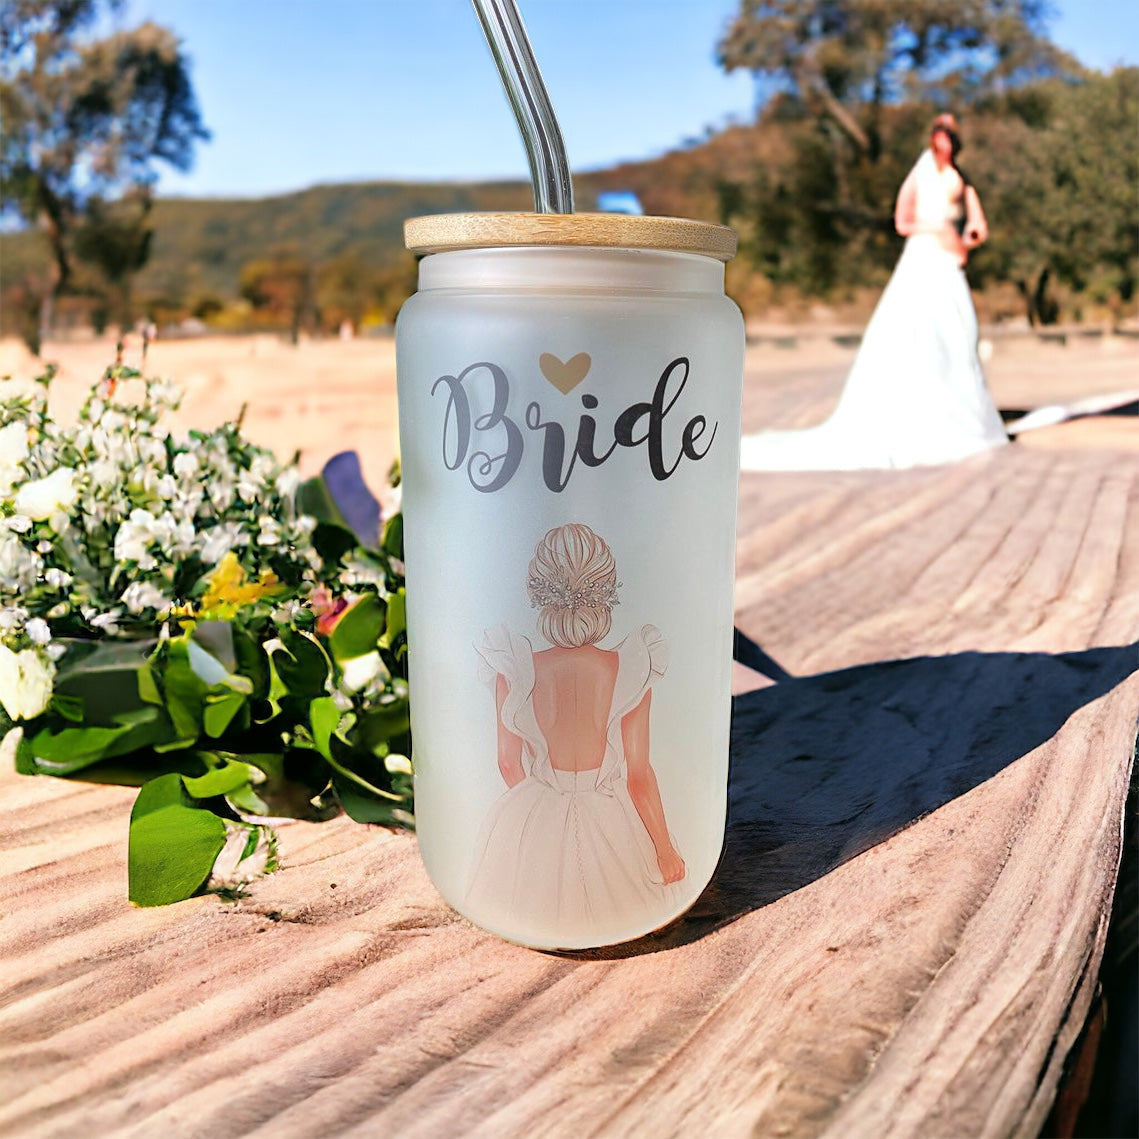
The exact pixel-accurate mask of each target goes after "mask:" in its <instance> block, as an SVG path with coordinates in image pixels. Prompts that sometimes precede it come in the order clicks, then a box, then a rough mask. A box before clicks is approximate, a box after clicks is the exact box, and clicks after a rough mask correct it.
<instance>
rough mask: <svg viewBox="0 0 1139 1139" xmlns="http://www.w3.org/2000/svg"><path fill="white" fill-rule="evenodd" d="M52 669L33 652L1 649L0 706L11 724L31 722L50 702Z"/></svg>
mask: <svg viewBox="0 0 1139 1139" xmlns="http://www.w3.org/2000/svg"><path fill="white" fill-rule="evenodd" d="M54 678H55V666H54V665H53V664H52V663H51V661H50V660H45V659H44V658H43V656H41V654H40V653H39V652H38V651H37V650H36V649H24V650H23V652H19V653H14V652H12V650H11V649H10V648H8V647H7V646H6V645H0V705H3V707H4V711H5V712H7V713H8V719H10V720H31V719H34V718H35V717H36V716H38V715H39V714H40V713H41V712H42V711H44V709H45V708H47V706H48V703H49V701H50V700H51V689H52V681H53V679H54Z"/></svg>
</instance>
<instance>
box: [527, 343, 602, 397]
mask: <svg viewBox="0 0 1139 1139" xmlns="http://www.w3.org/2000/svg"><path fill="white" fill-rule="evenodd" d="M592 365H593V361H592V360H591V359H590V358H589V353H588V352H579V353H578V354H577V355H576V356H574V357H573V358H572V359H569V360H567V361H566V362H565V363H564V364H563V363H562V361H561V360H559V359H558V358H557V356H555V355H554V354H553V353H552V352H543V353H542V355H541V356H539V357H538V367H540V368H541V369H542V375H543V376H545V377H546V379H547V380H549V381H550V383H551V384H553V385H554V387H556V388H557V389H558V391H560V392H561V393H562V395H569V393H570V392H572V391H573V389H574V388H576V387H577V385H578V384H580V383H581V381H582V380H584V379H585V377H586V376H587V375H588V374H589V369H590V368H591V367H592Z"/></svg>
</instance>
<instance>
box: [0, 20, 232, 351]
mask: <svg viewBox="0 0 1139 1139" xmlns="http://www.w3.org/2000/svg"><path fill="white" fill-rule="evenodd" d="M106 6H107V7H109V8H110V9H112V10H114V9H117V8H119V7H120V0H108V3H107V5H106ZM102 7H103V6H101V5H100V2H99V0H5V4H4V8H3V19H2V22H0V118H2V119H3V122H4V131H3V134H2V135H0V209H3V210H4V211H8V212H12V211H15V212H16V213H18V214H19V215H20V216H21V217H23V219H24V220H25V221H27V222H29V223H31V224H34V225H38V226H39V227H40V228H41V230H42V232H43V233H44V235H45V237H46V238H47V241H48V245H49V247H50V250H51V256H52V264H53V279H52V282H51V287H50V289H49V290H48V291H47V293H46V295H45V297H44V298H43V300H44V303H43V306H42V310H41V320H40V323H41V328H42V329H44V330H46V329H47V328H49V327H50V322H51V313H52V307H53V300H54V298H55V297H58V296H59V295H60V294H61V293H63V292H64V291H66V290H67V288H68V286H69V284H70V282H71V278H72V273H73V267H74V266H73V261H74V259H75V258H76V257H77V256H79V255H80V254H79V251H78V250H77V249H76V246H75V240H74V239H75V236H76V233H77V231H78V230H79V229H80V228H81V226H82V225H83V224H84V222H86V223H87V224H89V225H91V226H93V227H94V228H93V229H92V230H91V231H90V233H89V236H92V235H93V234H94V233H95V232H96V231H97V230H98V229H99V227H100V226H104V232H108V231H107V230H106V228H105V226H106V224H107V223H106V219H107V217H108V211H109V210H111V209H112V206H111V203H114V202H116V201H121V200H124V199H129V201H130V206H131V210H132V211H133V212H134V214H135V217H136V221H137V224H138V226H140V227H142V228H141V229H138V230H137V231H136V232H135V233H134V234H133V236H131V238H130V240H129V241H128V242H127V244H128V245H131V246H132V247H133V250H134V252H133V253H132V254H131V255H130V256H128V257H127V261H128V262H131V264H130V267H129V269H124V271H133V270H134V269H137V268H138V267H139V265H140V264H141V263H142V262H143V261H145V258H146V250H147V247H148V240H149V239H148V238H147V237H146V232H147V231H146V230H145V226H146V224H147V223H146V218H147V215H148V213H149V202H150V201H151V198H152V194H153V186H154V183H155V181H156V179H157V171H156V169H155V164H156V163H158V162H166V163H168V164H169V165H171V166H173V167H175V168H176V169H180V170H185V169H188V168H189V166H190V163H191V160H192V156H193V147H194V144H195V142H197V141H198V140H201V139H207V138H208V137H209V134H208V132H207V131H206V130H205V128H204V127H203V125H202V121H201V116H200V114H199V111H198V106H197V103H196V100H195V98H194V93H193V88H192V87H191V84H190V78H189V73H188V68H187V62H186V59H185V57H184V56H183V54H182V52H181V49H180V46H179V43H178V41H177V40H176V39H175V37H174V36H173V34H172V33H171V32H170V31H168V30H167V29H165V28H161V27H158V26H157V25H155V24H151V23H145V24H142V25H140V26H139V27H137V28H134V29H132V30H130V31H119V32H115V33H113V34H112V35H110V36H107V37H106V38H104V39H89V38H87V35H86V33H87V32H88V30H89V29H90V28H91V27H92V25H93V24H94V23H95V21H96V19H97V17H98V16H99V14H100V11H101V9H102ZM123 213H124V211H117V220H116V221H115V223H114V225H115V226H117V229H115V233H116V235H117V237H118V238H122V237H123V234H124V231H123V225H124V221H123ZM120 245H121V242H120ZM84 248H85V250H86V252H87V255H88V256H90V255H92V254H93V253H94V251H95V250H96V249H97V248H98V246H97V243H96V244H92V243H91V242H87V243H86V244H85V246H84ZM121 252H122V249H121V248H120V253H121ZM108 258H109V259H110V261H111V262H114V263H115V264H118V265H122V264H123V261H122V258H121V257H119V256H118V255H117V254H116V255H115V256H111V255H110V254H108ZM140 258H141V260H140ZM103 267H104V268H106V265H104V266H103Z"/></svg>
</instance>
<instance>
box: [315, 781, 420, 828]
mask: <svg viewBox="0 0 1139 1139" xmlns="http://www.w3.org/2000/svg"><path fill="white" fill-rule="evenodd" d="M332 786H333V787H334V788H335V790H336V795H337V797H338V798H339V799H340V805H341V806H342V807H343V808H344V812H345V814H346V815H348V817H349V818H351V819H352V820H353V821H354V822H357V823H378V824H380V825H381V826H388V827H411V826H413V825H414V824H413V822H412V816H411V812H410V811H409V810H408V806H409V804H407V803H399V802H394V801H393V800H391V799H377V798H374V797H373V796H371V795H368V794H367V793H365V792H363V791H361V789H360V788H359V787H358V786H357V785H356V784H354V783H351V782H349V781H348V780H347V779H344V778H342V777H341V776H340V775H339V774H337V775H334V776H333V777H332Z"/></svg>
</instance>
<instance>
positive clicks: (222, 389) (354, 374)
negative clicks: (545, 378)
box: [0, 329, 1139, 488]
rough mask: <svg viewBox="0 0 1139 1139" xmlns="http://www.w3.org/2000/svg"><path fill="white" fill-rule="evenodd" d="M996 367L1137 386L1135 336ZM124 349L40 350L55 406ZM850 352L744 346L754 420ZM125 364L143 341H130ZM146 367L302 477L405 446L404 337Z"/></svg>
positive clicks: (16, 370)
mask: <svg viewBox="0 0 1139 1139" xmlns="http://www.w3.org/2000/svg"><path fill="white" fill-rule="evenodd" d="M990 343H991V344H992V345H993V347H992V355H991V357H990V359H989V361H988V363H987V364H986V374H987V376H988V379H989V384H990V387H991V389H992V392H993V396H994V398H995V399H996V402H997V404H998V406H1000V407H1002V408H1018V409H1028V408H1033V407H1039V406H1041V405H1043V404H1051V403H1067V402H1069V401H1072V400H1075V399H1080V398H1083V397H1087V396H1092V395H1100V394H1104V393H1108V392H1114V391H1126V390H1132V389H1135V388H1137V387H1139V339H1134V338H1123V337H1118V336H1107V335H1103V336H1074V337H1069V338H1068V340H1067V343H1066V344H1059V343H1054V342H1050V343H1045V342H1040V341H1038V340H1037V339H1036V338H1035V337H1030V336H1027V335H1025V336H1018V337H1005V338H999V339H994V340H992V341H991V342H990ZM114 355H115V344H114V340H113V338H111V337H104V338H94V337H90V338H85V339H75V340H69V341H59V342H54V343H49V344H48V345H47V346H46V348H45V350H44V357H43V358H44V360H45V361H51V362H54V363H56V364H58V366H59V373H58V378H57V381H56V386H55V389H54V390H55V397H56V401H57V405H58V406H59V408H60V409H61V410H66V409H68V408H72V407H75V406H77V405H78V403H79V401H80V400H81V399H82V397H83V395H84V394H85V392H86V391H87V389H88V387H89V386H90V385H91V384H93V383H95V382H96V381H97V380H98V378H99V377H100V376H101V375H102V372H103V369H104V368H105V367H106V366H107V364H109V363H110V362H111V361H112V360H113V359H114ZM853 356H854V348H853V347H851V346H849V345H847V346H843V345H840V344H838V343H836V342H835V341H834V339H833V338H831V337H829V336H827V335H824V334H821V333H819V332H816V331H812V332H810V333H808V334H804V335H798V336H796V335H794V332H793V330H782V331H781V332H779V333H776V332H774V331H772V330H767V329H765V330H763V333H762V335H760V336H758V337H757V338H755V342H754V343H753V344H752V345H751V346H750V347H749V349H748V354H747V383H746V387H745V395H744V430H745V431H757V430H760V429H762V428H766V427H792V426H806V425H808V424H810V423H813V422H817V421H818V420H819V419H822V418H823V417H824V416H825V415H826V414H827V412H828V410H829V409H830V407H831V406H832V405H833V403H834V401H835V400H836V399H837V397H838V393H839V392H840V390H841V388H842V382H843V379H844V377H845V375H846V372H847V369H848V368H849V366H850V362H851V360H852V359H853ZM124 359H125V362H126V363H129V364H132V365H134V366H138V365H139V364H140V363H141V349H140V344H139V342H138V340H137V339H134V338H132V339H131V340H128V343H127V347H126V351H125V356H124ZM39 368H40V361H37V360H35V359H34V358H33V357H32V356H30V355H29V354H28V352H27V351H26V350H25V349H24V347H23V346H22V345H21V344H20V343H19V342H18V341H15V340H4V341H0V376H2V375H12V376H15V377H23V378H30V377H32V376H34V375H35V374H36V372H37V371H38V370H39ZM145 370H146V372H147V374H150V375H155V376H161V377H163V378H165V379H169V380H173V381H175V382H177V383H178V384H179V385H180V386H181V387H182V388H183V389H184V391H185V393H186V396H185V401H184V403H183V406H182V409H181V411H180V413H179V417H178V418H179V425H180V426H182V427H212V426H215V425H216V424H218V423H219V422H222V421H223V420H224V419H227V418H232V417H234V416H236V415H238V414H239V413H240V411H241V409H242V407H243V406H244V407H245V408H246V411H245V419H244V423H245V426H246V429H247V432H248V434H249V436H250V437H251V438H252V439H254V440H255V441H257V442H259V443H263V444H265V445H267V446H270V447H272V448H273V449H274V450H275V451H276V452H277V453H278V455H280V456H281V457H282V458H283V457H286V456H288V455H289V454H291V453H292V452H293V451H294V450H300V452H301V465H302V468H303V469H304V471H305V473H313V472H315V471H317V470H319V468H320V466H321V464H322V463H323V462H324V460H325V459H327V458H328V457H329V456H330V455H333V454H335V453H336V452H337V451H342V450H349V449H351V450H356V451H358V452H359V453H360V456H361V458H362V461H363V465H364V469H365V472H366V474H367V476H368V479H369V481H370V482H371V484H372V485H373V486H374V487H377V488H379V487H382V486H383V484H384V476H385V474H386V472H387V470H388V467H389V465H390V464H391V461H392V459H393V458H394V457H395V455H396V453H397V451H398V445H399V442H398V423H397V415H396V398H395V392H396V388H395V346H394V342H393V341H392V339H391V338H390V337H374V338H367V339H357V340H349V341H340V340H333V339H327V340H311V341H302V342H301V343H300V344H299V345H297V346H296V347H293V346H291V345H290V344H288V343H287V342H285V341H283V340H282V339H280V338H278V337H275V336H266V335H257V336H226V337H220V336H218V337H200V338H193V339H180V340H158V341H156V342H155V343H153V344H151V345H150V348H149V354H148V359H147V363H146V368H145ZM1021 442H1022V444H1023V445H1025V446H1033V447H1040V446H1044V447H1049V448H1052V447H1055V448H1062V449H1070V448H1081V449H1083V448H1086V447H1094V448H1114V447H1121V448H1124V449H1127V450H1133V449H1139V419H1125V418H1121V417H1097V418H1095V419H1092V420H1087V419H1085V420H1080V421H1077V422H1074V423H1071V424H1065V425H1062V426H1060V427H1056V428H1045V429H1042V430H1040V431H1037V432H1034V433H1032V435H1031V436H1029V435H1026V436H1025V437H1024V438H1023V439H1022V440H1021Z"/></svg>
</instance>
